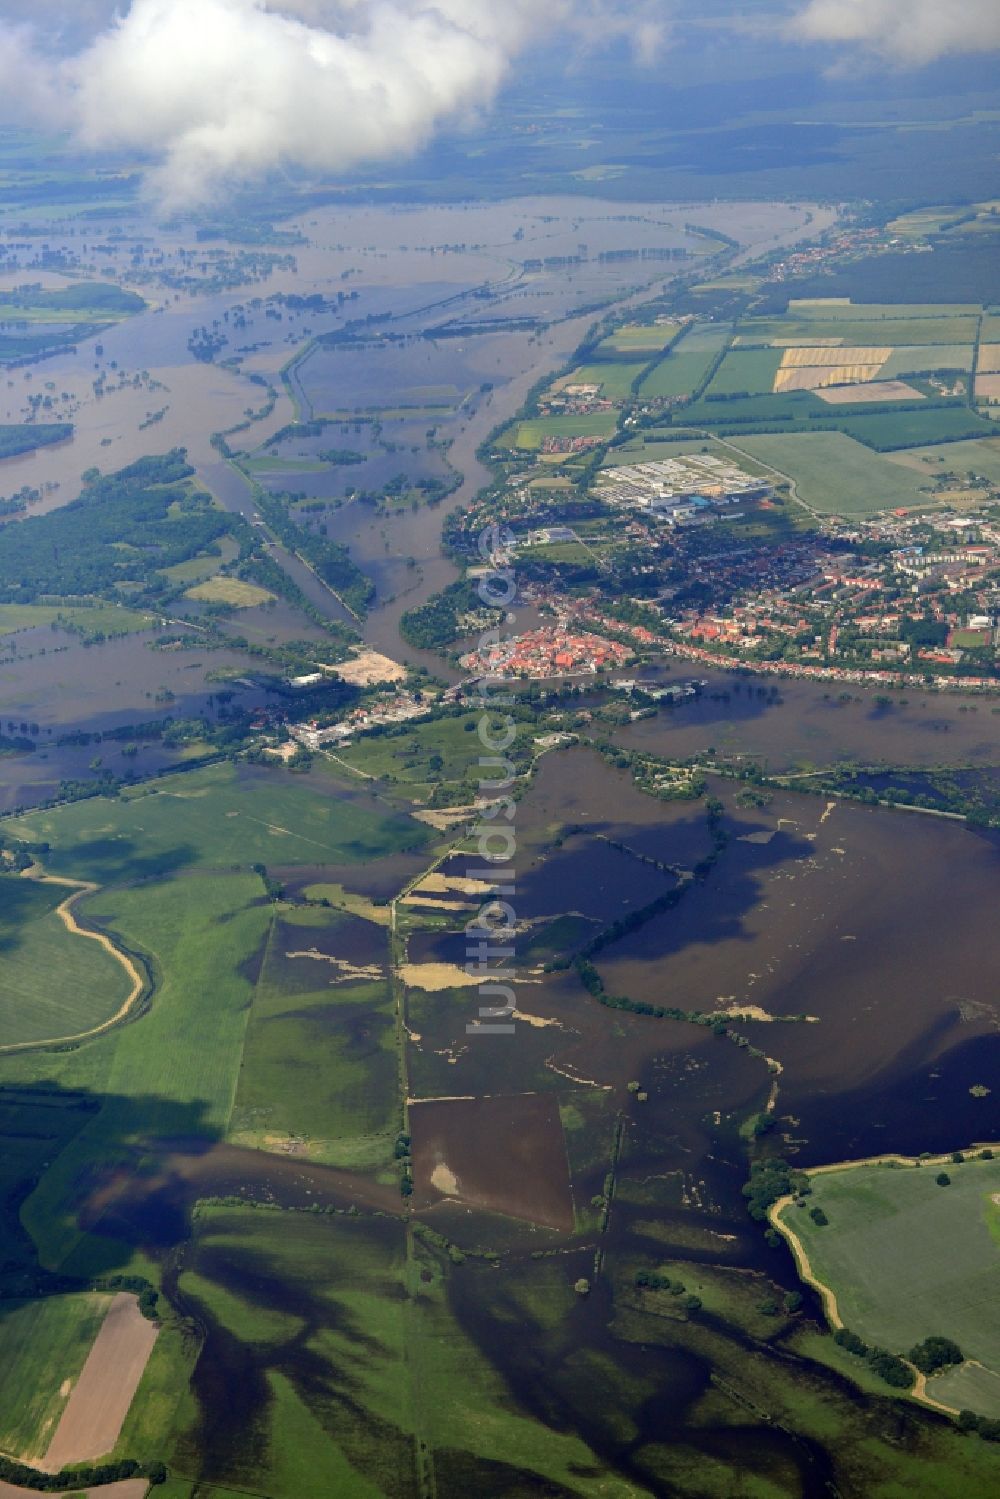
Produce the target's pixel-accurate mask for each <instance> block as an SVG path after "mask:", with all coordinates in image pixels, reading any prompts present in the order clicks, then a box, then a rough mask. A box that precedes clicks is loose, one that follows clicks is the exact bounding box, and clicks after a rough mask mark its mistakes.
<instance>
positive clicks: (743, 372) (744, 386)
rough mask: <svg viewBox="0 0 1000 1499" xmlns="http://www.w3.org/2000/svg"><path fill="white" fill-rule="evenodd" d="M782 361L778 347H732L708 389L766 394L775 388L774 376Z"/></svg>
mask: <svg viewBox="0 0 1000 1499" xmlns="http://www.w3.org/2000/svg"><path fill="white" fill-rule="evenodd" d="M780 365H781V351H780V350H778V349H732V350H730V352H729V353H728V354H727V355H726V357H725V359H724V360H723V361H722V364H721V365H720V366H719V369H718V371H717V372H716V374H715V375H714V376H713V378H712V382H711V384H710V385H709V387H708V390H707V391H706V392H705V394H706V396H707V397H709V398H711V397H712V396H715V395H732V394H734V393H736V392H744V393H746V394H747V395H765V394H768V395H769V394H770V393H771V392H772V391H773V390H774V377H775V375H776V374H777V373H778V369H779V366H780Z"/></svg>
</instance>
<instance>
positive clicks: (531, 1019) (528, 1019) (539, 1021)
mask: <svg viewBox="0 0 1000 1499" xmlns="http://www.w3.org/2000/svg"><path fill="white" fill-rule="evenodd" d="M511 1019H512V1020H523V1021H524V1023H525V1025H530V1026H533V1027H534V1029H535V1030H537V1031H544V1030H548V1028H549V1027H550V1026H554V1027H555V1029H556V1030H557V1031H561V1030H565V1026H564V1025H563V1023H562V1021H561V1020H553V1019H552V1018H551V1016H548V1015H526V1014H525V1013H524V1011H523V1010H515V1011H514V1012H513V1014H512V1015H511Z"/></svg>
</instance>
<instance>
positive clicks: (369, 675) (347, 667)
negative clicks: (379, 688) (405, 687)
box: [327, 651, 406, 687]
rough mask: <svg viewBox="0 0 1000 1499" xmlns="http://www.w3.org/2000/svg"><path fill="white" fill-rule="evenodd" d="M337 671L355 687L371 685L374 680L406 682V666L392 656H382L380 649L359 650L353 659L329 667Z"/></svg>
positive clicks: (339, 675)
mask: <svg viewBox="0 0 1000 1499" xmlns="http://www.w3.org/2000/svg"><path fill="white" fill-rule="evenodd" d="M327 669H328V670H333V671H335V672H336V673H337V675H338V677H341V678H342V679H343V680H344V681H345V682H350V683H351V684H352V685H353V686H355V687H370V686H371V684H372V683H373V682H404V681H405V680H406V667H405V666H400V664H399V662H398V661H393V659H392V657H391V656H382V655H380V654H379V652H378V651H359V652H358V654H357V655H356V656H355V657H354V659H353V661H341V662H340V664H339V665H338V666H334V667H332V668H327Z"/></svg>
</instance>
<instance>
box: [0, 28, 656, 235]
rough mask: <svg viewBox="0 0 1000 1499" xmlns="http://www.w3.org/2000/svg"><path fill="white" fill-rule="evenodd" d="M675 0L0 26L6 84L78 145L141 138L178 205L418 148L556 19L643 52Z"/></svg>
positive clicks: (470, 110)
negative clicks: (75, 38)
mask: <svg viewBox="0 0 1000 1499" xmlns="http://www.w3.org/2000/svg"><path fill="white" fill-rule="evenodd" d="M666 3H667V0H644V3H642V4H639V5H638V6H637V5H636V4H635V0H632V3H629V0H547V3H545V4H544V5H539V3H538V0H132V4H131V6H130V7H129V8H128V9H127V10H126V12H125V13H124V14H118V15H114V14H113V15H111V16H110V18H109V17H108V16H107V14H106V6H105V5H104V4H103V3H102V0H93V3H92V5H91V12H90V14H91V18H92V24H95V25H96V34H92V37H91V40H90V41H89V42H87V43H85V44H84V45H83V46H82V47H80V48H77V49H76V50H73V48H72V45H71V44H70V49H69V52H68V54H66V53H65V52H64V55H63V56H61V57H59V56H58V55H53V54H55V53H57V52H58V50H59V45H60V33H59V17H60V8H59V7H56V6H53V5H51V4H49V3H48V0H42V5H41V9H40V11H39V12H36V24H37V27H38V29H37V31H36V40H35V50H34V52H33V53H32V52H30V51H29V49H28V45H27V42H26V33H25V32H24V30H23V28H20V29H19V28H18V27H16V26H15V27H10V26H8V27H7V28H6V29H5V30H4V31H3V33H0V58H2V62H0V75H2V76H0V90H2V91H3V92H5V93H7V95H8V97H11V94H12V93H13V92H14V90H15V89H16V97H17V100H18V107H19V108H24V107H25V105H26V104H27V105H30V104H31V102H32V101H34V102H35V104H36V106H37V104H38V101H42V106H43V111H44V114H45V116H46V118H47V119H48V120H49V121H50V122H54V123H60V124H63V125H64V126H66V127H68V128H69V129H71V130H72V132H73V133H74V135H75V136H76V137H77V138H78V140H79V141H80V142H81V144H83V145H84V146H87V147H90V148H93V149H98V150H100V149H116V148H123V149H128V150H136V151H142V152H145V153H148V154H149V155H150V156H151V157H152V159H153V160H154V161H156V162H157V163H158V164H157V165H156V166H155V167H154V168H153V170H152V172H151V174H150V185H151V188H152V189H153V191H154V192H155V193H156V194H157V195H159V196H160V197H161V199H162V200H163V201H164V202H165V203H166V204H167V205H168V206H172V205H180V204H184V203H190V202H197V201H201V200H204V199H206V198H209V197H211V196H212V195H214V194H216V193H217V192H218V191H219V190H220V189H221V188H223V187H224V185H226V184H228V183H231V182H233V181H239V180H245V179H248V178H253V177H256V176H259V175H261V174H264V173H267V172H268V171H272V170H275V169H279V168H281V167H283V166H288V165H296V166H302V167H305V168H307V169H309V170H313V171H321V172H336V171H345V170H348V169H350V168H352V167H354V166H357V165H358V164H359V163H362V162H367V161H379V160H383V159H388V158H392V157H398V156H401V155H405V154H407V153H410V152H413V151H415V150H417V149H419V148H420V146H422V145H423V144H424V143H425V142H426V141H427V140H428V138H429V137H430V136H431V135H432V134H433V132H434V131H435V129H437V128H438V127H439V126H440V125H441V124H442V123H444V122H445V121H448V120H454V119H462V118H463V117H468V116H471V115H474V114H475V113H476V112H478V111H479V110H481V109H483V108H488V107H489V105H490V104H491V103H492V102H493V100H494V98H495V96H496V93H497V91H498V89H499V88H500V86H501V84H502V82H503V80H504V78H505V77H506V75H507V73H508V71H509V68H510V66H511V63H512V62H513V60H514V59H515V58H516V57H517V55H518V54H519V53H521V52H522V51H523V50H524V49H525V48H526V47H528V46H529V45H531V44H533V43H534V42H536V41H538V40H540V39H542V38H544V37H545V36H546V35H547V34H549V33H551V32H553V31H555V30H557V29H559V28H566V29H568V30H570V31H573V30H576V31H577V32H579V33H581V34H588V33H593V31H594V28H596V27H601V28H603V33H604V36H605V38H606V39H607V38H610V37H612V36H621V35H628V36H629V37H630V38H631V39H632V40H633V43H634V46H635V48H636V50H637V53H640V54H642V55H644V56H645V55H649V54H651V53H652V51H653V50H654V48H655V46H656V45H657V43H658V41H659V40H660V39H661V32H660V30H659V29H658V28H659V24H660V17H661V16H662V14H663V12H664V9H665V6H666ZM7 13H8V15H12V11H11V7H10V6H8V7H7ZM65 45H66V43H65V41H63V46H64V47H65ZM4 85H6V87H5V88H4V87H3V86H4ZM36 112H37V109H36Z"/></svg>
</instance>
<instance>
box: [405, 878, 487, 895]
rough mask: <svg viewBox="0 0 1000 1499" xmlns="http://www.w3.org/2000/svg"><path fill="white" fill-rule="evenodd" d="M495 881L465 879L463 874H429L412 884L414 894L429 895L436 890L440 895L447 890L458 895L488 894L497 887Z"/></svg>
mask: <svg viewBox="0 0 1000 1499" xmlns="http://www.w3.org/2000/svg"><path fill="white" fill-rule="evenodd" d="M497 883H498V882H497V881H495V880H494V881H493V882H492V883H491V882H490V881H489V880H472V879H466V878H465V877H464V876H463V875H457V874H456V875H452V876H450V877H449V876H448V875H446V874H429V875H427V876H426V878H425V879H422V880H421V881H420V884H419V885H414V887H413V893H414V894H415V895H429V894H432V893H434V892H437V893H439V894H441V895H444V894H446V893H447V892H448V891H449V890H455V891H457V892H458V894H459V895H489V893H490V891H491V890H495V889H496V887H497Z"/></svg>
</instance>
